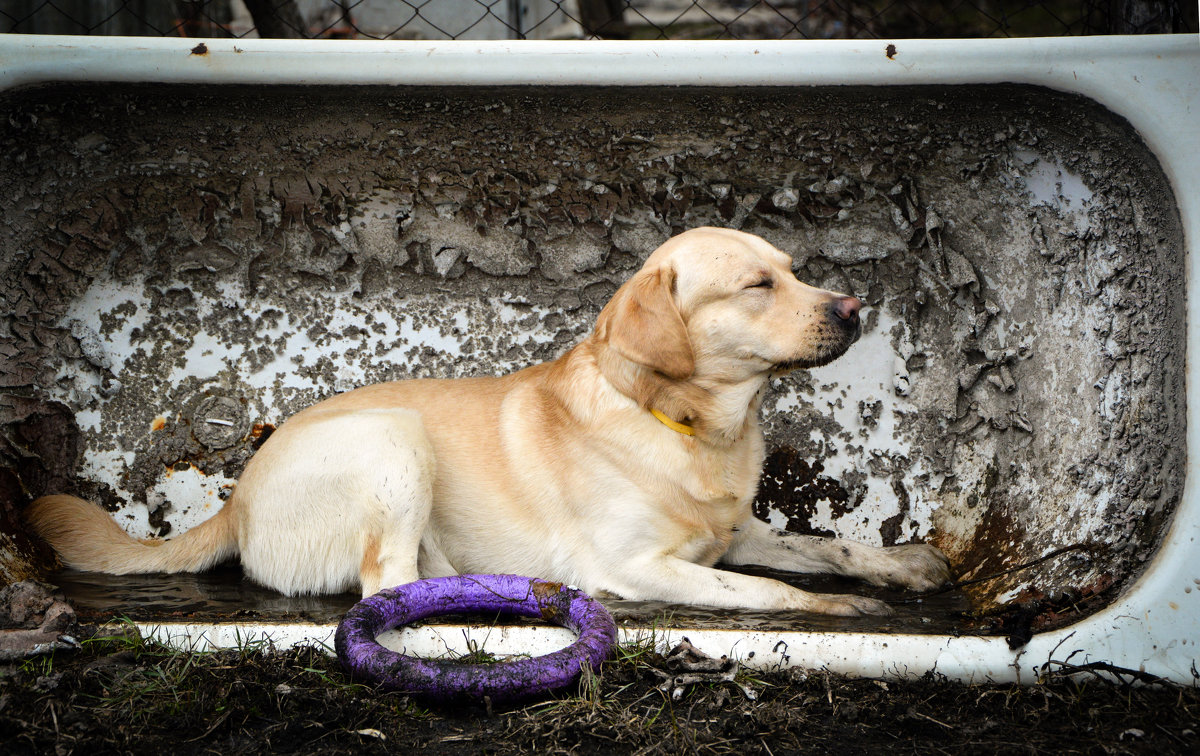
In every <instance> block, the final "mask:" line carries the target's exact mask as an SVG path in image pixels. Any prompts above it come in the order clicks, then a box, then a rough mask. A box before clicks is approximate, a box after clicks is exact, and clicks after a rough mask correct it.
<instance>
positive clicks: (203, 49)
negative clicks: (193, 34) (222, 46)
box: [192, 42, 208, 55]
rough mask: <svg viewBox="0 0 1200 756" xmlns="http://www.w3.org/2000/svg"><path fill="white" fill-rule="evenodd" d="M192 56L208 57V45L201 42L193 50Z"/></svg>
mask: <svg viewBox="0 0 1200 756" xmlns="http://www.w3.org/2000/svg"><path fill="white" fill-rule="evenodd" d="M192 55H208V45H206V44H204V43H203V42H201V43H200V44H198V45H196V46H195V47H193V48H192Z"/></svg>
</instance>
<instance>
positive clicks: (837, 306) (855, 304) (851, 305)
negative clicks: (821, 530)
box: [829, 297, 862, 325]
mask: <svg viewBox="0 0 1200 756" xmlns="http://www.w3.org/2000/svg"><path fill="white" fill-rule="evenodd" d="M829 309H830V310H832V311H833V314H834V315H836V316H837V318H838V320H843V321H845V322H846V323H847V325H849V324H852V323H857V322H858V311H859V310H861V309H862V302H860V301H859V300H858V297H838V298H837V299H835V300H833V303H832V304H830V305H829Z"/></svg>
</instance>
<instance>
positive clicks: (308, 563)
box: [234, 409, 434, 595]
mask: <svg viewBox="0 0 1200 756" xmlns="http://www.w3.org/2000/svg"><path fill="white" fill-rule="evenodd" d="M297 420H299V422H297ZM433 475H434V459H433V447H432V445H431V444H430V442H429V438H428V436H427V435H426V433H425V428H424V424H423V423H422V421H421V416H420V414H419V413H417V412H415V411H412V410H405V409H362V410H351V411H327V412H320V411H318V412H310V413H306V414H303V415H300V416H297V417H296V418H295V419H293V420H292V421H290V422H288V423H285V424H284V425H283V426H282V427H281V428H280V429H279V430H278V431H276V432H275V433H274V434H273V435H272V436H271V438H270V439H268V441H267V443H266V444H265V445H264V446H263V448H262V449H261V450H260V451H259V453H258V455H256V456H255V457H254V459H252V460H251V462H250V465H248V466H247V468H246V471H245V473H243V475H242V478H241V480H240V481H239V482H238V489H237V491H236V493H235V494H234V495H235V497H237V500H238V504H239V512H240V515H241V522H240V531H241V539H240V544H241V547H242V548H241V555H242V565H243V567H244V568H245V569H246V573H247V575H249V576H250V577H251V578H252V579H253V580H255V581H257V582H259V583H262V584H263V585H267V586H270V587H272V588H274V589H276V590H278V591H280V592H282V593H286V594H289V595H295V594H303V593H338V592H341V591H345V590H347V589H353V588H356V587H358V588H360V589H361V590H362V592H363V595H370V594H373V593H376V592H377V591H379V589H380V588H383V587H388V586H393V585H398V584H400V583H406V582H411V581H413V580H416V579H417V554H418V550H419V548H420V542H421V537H422V534H423V533H424V531H425V528H426V525H427V524H428V522H429V514H430V509H431V507H432V502H433Z"/></svg>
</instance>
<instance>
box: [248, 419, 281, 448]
mask: <svg viewBox="0 0 1200 756" xmlns="http://www.w3.org/2000/svg"><path fill="white" fill-rule="evenodd" d="M274 432H275V426H274V425H272V424H271V423H255V424H254V427H253V428H251V429H250V438H251V439H252V441H253V443H251V444H250V445H251V446H252V447H253V448H254V450H255V451H258V450H259V449H260V448H262V445H263V444H265V443H266V442H267V439H268V438H270V437H271V434H272V433H274Z"/></svg>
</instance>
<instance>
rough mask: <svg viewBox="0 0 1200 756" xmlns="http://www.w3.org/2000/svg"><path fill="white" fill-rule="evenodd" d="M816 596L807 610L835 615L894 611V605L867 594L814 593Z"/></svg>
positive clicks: (860, 615)
mask: <svg viewBox="0 0 1200 756" xmlns="http://www.w3.org/2000/svg"><path fill="white" fill-rule="evenodd" d="M814 597H815V600H814V601H813V602H812V604H811V605H809V606H807V607H805V609H806V610H807V611H810V612H816V613H819V614H828V615H832V616H834V617H863V616H871V617H887V616H889V615H890V614H891V613H892V607H890V606H888V605H887V604H885V603H883V602H882V601H880V600H879V599H873V598H867V597H866V596H855V595H853V594H838V595H830V594H814Z"/></svg>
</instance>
